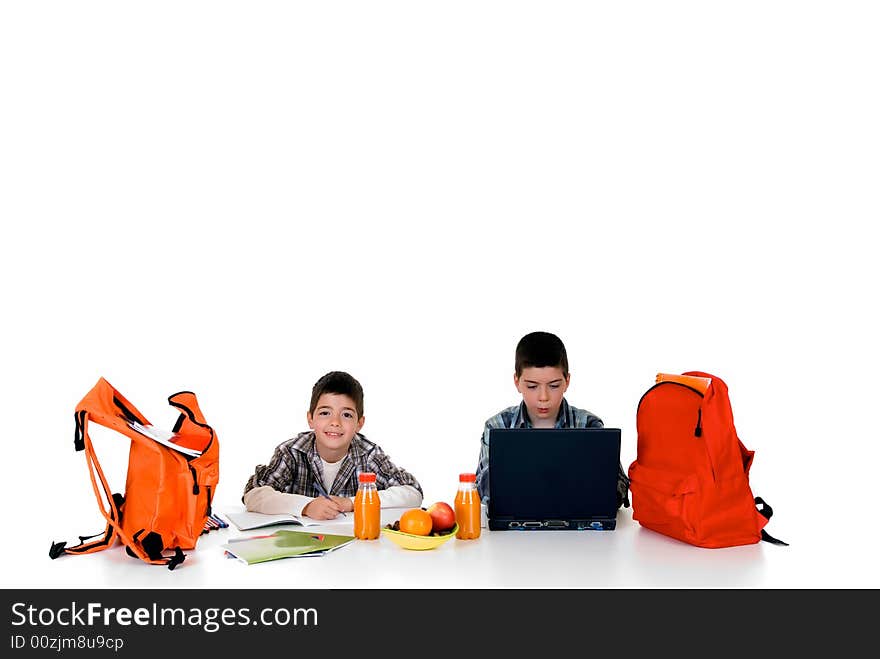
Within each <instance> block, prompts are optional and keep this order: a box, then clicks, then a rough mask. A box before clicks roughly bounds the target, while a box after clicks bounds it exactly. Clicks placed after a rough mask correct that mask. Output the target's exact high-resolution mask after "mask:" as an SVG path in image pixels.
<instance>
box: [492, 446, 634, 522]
mask: <svg viewBox="0 0 880 659" xmlns="http://www.w3.org/2000/svg"><path fill="white" fill-rule="evenodd" d="M619 464H620V429H618V428H499V429H491V430H490V431H489V511H488V516H489V529H490V530H494V531H498V530H573V531H579V530H586V529H593V530H606V531H610V530H613V529H614V528H615V526H616V525H617V474H618V467H619Z"/></svg>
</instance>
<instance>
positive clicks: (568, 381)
mask: <svg viewBox="0 0 880 659" xmlns="http://www.w3.org/2000/svg"><path fill="white" fill-rule="evenodd" d="M569 384H571V373H569V374H568V375H566V376H565V389H566V390H567V389H568V385H569Z"/></svg>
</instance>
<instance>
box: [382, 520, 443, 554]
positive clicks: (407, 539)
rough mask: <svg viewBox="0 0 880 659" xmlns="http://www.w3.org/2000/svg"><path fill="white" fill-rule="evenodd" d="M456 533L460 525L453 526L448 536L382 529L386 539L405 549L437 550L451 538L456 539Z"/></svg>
mask: <svg viewBox="0 0 880 659" xmlns="http://www.w3.org/2000/svg"><path fill="white" fill-rule="evenodd" d="M456 531H458V524H456V525H455V526H453V527H452V531H450V532H449V533H447V534H446V535H413V534H412V533H404V532H403V531H395V530H393V529H386V528H382V533H383V534H384V535H385V537H386V538H388V539H389V540H391V542H393V543H394V544H396V545H399V546H401V547H403V548H404V549H436V548H437V547H439V546H440V545H442V544H443V543H444V542H446V541H447V540H449V539H450V538H454V537H455V533H456Z"/></svg>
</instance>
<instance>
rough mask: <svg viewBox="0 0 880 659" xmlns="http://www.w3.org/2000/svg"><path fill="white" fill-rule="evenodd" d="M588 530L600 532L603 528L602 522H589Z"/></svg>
mask: <svg viewBox="0 0 880 659" xmlns="http://www.w3.org/2000/svg"><path fill="white" fill-rule="evenodd" d="M590 528H591V529H595V530H596V531H601V530H602V529H603V528H604V527H603V526H602V522H590Z"/></svg>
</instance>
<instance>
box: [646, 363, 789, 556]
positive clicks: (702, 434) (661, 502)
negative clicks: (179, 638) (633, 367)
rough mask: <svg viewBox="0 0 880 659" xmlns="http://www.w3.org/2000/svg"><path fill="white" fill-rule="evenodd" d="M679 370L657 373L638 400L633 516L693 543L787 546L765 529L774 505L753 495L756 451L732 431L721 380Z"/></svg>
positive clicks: (679, 538)
mask: <svg viewBox="0 0 880 659" xmlns="http://www.w3.org/2000/svg"><path fill="white" fill-rule="evenodd" d="M682 375H683V376H685V377H681V376H667V377H665V378H661V376H660V375H658V383H657V384H655V385H654V386H653V387H651V388H650V389H648V391H646V392H645V394H644V395H643V396H642V398H641V400H640V401H639V405H638V409H637V411H636V426H637V431H638V446H637V449H636V455H637V457H636V460H635V461H634V462H633V463H632V464H631V465H630V467H629V478H630V490H631V492H632V510H633V519H635V520H637V521H638V522H639V524H641V525H642V526H644V527H646V528H649V529H652V530H654V531H657V532H658V533H663V534H664V535H668V536H670V537H673V538H677V539H678V540H682V541H684V542H687V543H689V544H692V545H697V546H699V547H713V548H715V547H732V546H735V545H747V544H753V543H756V542H758V541H760V540H766V541H768V542H772V543H774V544H781V545H785V544H787V543H784V542H782V541H781V540H777V539H775V538H773V537H772V536H770V535H769V534H768V533H767V532H766V531H764V526H765V525H766V524H767V521H768V520H769V519H770V516H771V515H772V514H773V510H772V508H770V506H768V505H767V504H766V503H765V502H764V500H763V499H761V498H760V497H753V496H752V491H751V488H750V487H749V469H750V468H751V466H752V459H753V457H754V455H755V452H754V451H750V450H748V449H747V448H746V447H745V446H743V443H742V442H741V441H740V440H739V437H738V436H737V434H736V428H735V427H734V425H733V412H732V411H731V408H730V400H729V398H728V396H727V385H726V384H724V382H723V381H722V380H721V379H720V378H717V377H715V376H714V375H709V374H708V373H702V372H700V371H688V372H686V373H683V374H682ZM689 378H694V379H693V380H692V381H691V382H690V384H689V383H688V382H689ZM699 378H705V379H708V380H709V381H708V382H706V380H705V379H703V380H699ZM691 385H692V386H691ZM758 506H760V508H759V507H758Z"/></svg>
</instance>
